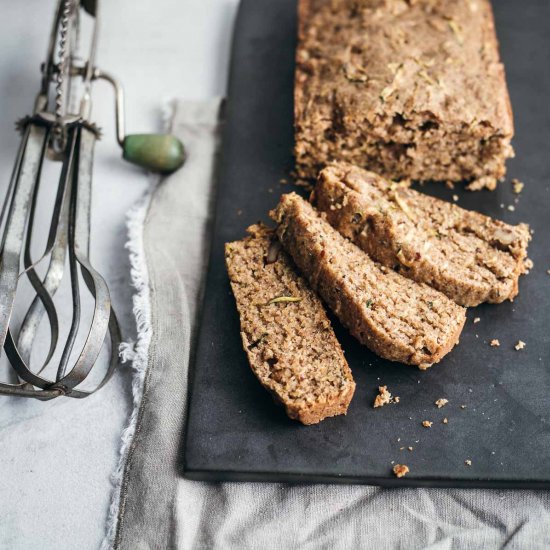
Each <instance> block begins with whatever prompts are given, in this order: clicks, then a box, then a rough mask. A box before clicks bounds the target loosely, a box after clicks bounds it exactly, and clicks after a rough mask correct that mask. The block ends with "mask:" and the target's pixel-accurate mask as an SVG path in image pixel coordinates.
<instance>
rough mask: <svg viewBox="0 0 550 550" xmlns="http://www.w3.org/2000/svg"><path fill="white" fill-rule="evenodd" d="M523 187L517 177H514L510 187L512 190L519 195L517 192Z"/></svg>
mask: <svg viewBox="0 0 550 550" xmlns="http://www.w3.org/2000/svg"><path fill="white" fill-rule="evenodd" d="M524 187H525V184H524V183H522V182H521V181H519V180H518V179H516V178H514V179H513V180H512V188H513V190H514V193H516V194H518V195H519V193H521V192H522V190H523V188H524Z"/></svg>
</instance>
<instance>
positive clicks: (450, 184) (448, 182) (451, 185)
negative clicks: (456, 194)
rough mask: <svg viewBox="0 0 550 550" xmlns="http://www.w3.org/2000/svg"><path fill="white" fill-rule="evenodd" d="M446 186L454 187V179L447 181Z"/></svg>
mask: <svg viewBox="0 0 550 550" xmlns="http://www.w3.org/2000/svg"><path fill="white" fill-rule="evenodd" d="M445 186H446V187H447V189H454V188H455V184H454V183H453V182H452V181H446V182H445Z"/></svg>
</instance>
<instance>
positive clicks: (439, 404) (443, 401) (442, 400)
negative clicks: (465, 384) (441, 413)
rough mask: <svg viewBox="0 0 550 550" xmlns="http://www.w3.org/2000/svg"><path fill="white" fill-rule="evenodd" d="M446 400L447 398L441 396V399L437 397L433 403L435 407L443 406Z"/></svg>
mask: <svg viewBox="0 0 550 550" xmlns="http://www.w3.org/2000/svg"><path fill="white" fill-rule="evenodd" d="M448 402H449V400H448V399H445V398H443V397H442V398H441V399H438V400H437V401H436V402H435V404H436V405H437V408H438V409H440V408H441V407H444V406H445V405H446V404H447V403H448Z"/></svg>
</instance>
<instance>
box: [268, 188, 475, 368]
mask: <svg viewBox="0 0 550 550" xmlns="http://www.w3.org/2000/svg"><path fill="white" fill-rule="evenodd" d="M271 216H272V218H273V219H274V220H275V221H276V222H277V223H278V228H277V235H278V237H279V240H280V241H281V244H282V245H283V247H284V248H285V249H286V250H287V252H288V253H289V254H290V256H292V258H293V259H294V262H295V263H296V265H297V266H298V269H299V270H300V271H301V273H302V274H303V275H304V276H305V277H307V279H308V281H309V283H310V285H311V287H312V288H313V289H314V290H316V291H317V292H318V294H319V295H320V296H321V298H322V299H323V301H324V302H325V303H326V304H327V305H328V306H329V307H330V308H331V309H332V311H333V312H334V314H335V315H336V316H337V317H338V318H339V319H340V321H341V322H342V324H343V325H344V326H346V327H347V328H348V330H349V331H350V332H351V334H352V335H353V336H355V337H356V338H357V339H358V340H359V341H360V342H361V343H362V344H364V345H366V346H367V347H368V348H369V349H371V350H372V351H374V352H375V353H377V354H378V355H380V356H381V357H384V358H386V359H389V360H392V361H400V362H402V363H409V364H412V365H421V366H423V367H424V366H427V365H431V364H433V363H437V362H438V361H439V360H441V358H442V357H443V356H444V355H445V354H446V353H448V352H449V351H450V350H451V349H452V348H453V346H454V345H455V344H456V343H457V342H458V338H459V336H460V333H461V331H462V327H463V326H464V321H465V309H464V308H462V307H460V306H458V305H457V304H455V303H454V302H453V301H452V300H450V299H449V298H447V296H445V295H444V294H442V293H441V292H439V291H437V290H434V289H433V288H431V287H429V286H428V285H425V284H420V283H417V282H415V281H412V280H411V279H407V278H406V277H403V276H402V275H399V273H396V272H395V271H393V270H392V269H389V268H387V267H386V266H384V265H382V264H379V263H377V262H375V261H374V260H372V259H371V258H370V257H369V256H368V255H367V254H365V253H364V252H363V251H362V250H361V249H360V248H358V247H357V246H355V245H354V244H353V243H351V242H350V241H349V240H347V239H346V238H344V237H343V236H342V235H340V233H338V232H337V231H336V230H335V229H334V228H333V227H332V226H331V225H330V224H329V223H328V222H327V221H325V220H324V219H323V218H322V216H321V215H320V214H319V213H318V212H316V211H315V209H314V208H313V207H312V206H311V204H310V203H308V202H307V201H306V200H304V199H303V198H301V197H300V196H299V195H297V194H295V193H290V194H288V195H283V196H282V197H281V200H280V202H279V205H278V206H277V208H276V209H275V210H274V211H273V212H272V214H271Z"/></svg>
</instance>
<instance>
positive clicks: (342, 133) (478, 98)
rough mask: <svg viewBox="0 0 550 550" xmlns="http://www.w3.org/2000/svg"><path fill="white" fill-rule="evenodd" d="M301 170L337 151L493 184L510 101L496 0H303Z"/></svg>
mask: <svg viewBox="0 0 550 550" xmlns="http://www.w3.org/2000/svg"><path fill="white" fill-rule="evenodd" d="M298 17H299V43H298V49H297V67H296V79H295V134H296V147H295V156H296V163H297V169H298V175H299V176H301V177H304V178H314V177H315V176H316V174H317V173H318V171H319V170H320V169H321V168H322V167H323V166H324V165H326V164H327V163H329V162H331V161H334V160H341V161H348V162H352V163H353V164H357V165H359V166H361V167H364V168H368V169H369V170H372V171H374V172H377V173H380V174H382V175H384V176H387V177H389V178H392V179H409V178H410V179H414V180H447V181H461V180H468V181H470V182H471V184H470V187H471V188H472V189H478V188H481V187H488V188H494V187H495V185H496V182H497V180H498V179H499V178H502V177H503V176H504V174H505V161H506V159H507V158H508V157H511V156H513V150H512V147H511V145H510V140H511V138H512V136H513V131H514V130H513V120H512V111H511V107H510V101H509V96H508V91H507V87H506V81H505V75H504V67H503V65H502V63H501V62H500V58H499V52H498V43H497V39H496V34H495V27H494V20H493V14H492V8H491V4H490V1H489V0H453V1H449V0H414V1H413V0H299V8H298Z"/></svg>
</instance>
